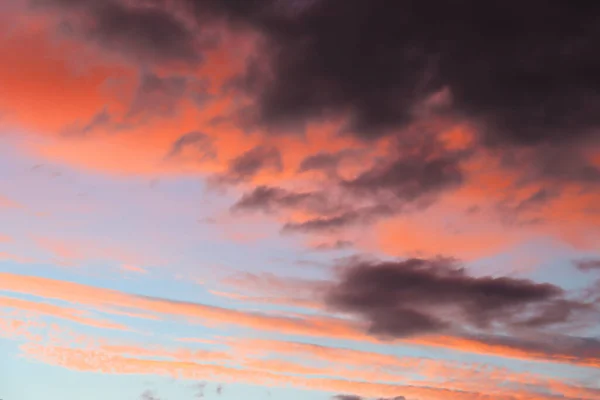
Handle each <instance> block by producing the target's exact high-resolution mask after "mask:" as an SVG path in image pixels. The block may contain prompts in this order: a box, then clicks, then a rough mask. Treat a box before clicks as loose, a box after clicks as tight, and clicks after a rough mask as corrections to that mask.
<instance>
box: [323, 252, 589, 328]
mask: <svg viewBox="0 0 600 400" xmlns="http://www.w3.org/2000/svg"><path fill="white" fill-rule="evenodd" d="M327 303H328V304H329V305H330V306H331V307H332V308H334V309H336V310H340V311H345V312H350V313H354V314H358V315H360V316H361V317H362V318H364V319H365V320H366V321H367V322H368V324H369V332H370V333H372V334H375V335H380V336H383V337H405V336H411V335H419V334H428V333H438V332H451V331H453V330H457V329H461V328H464V327H465V326H468V327H470V328H471V329H477V330H480V331H490V330H496V331H500V332H501V331H503V330H511V329H515V328H518V327H536V328H549V327H551V326H552V325H555V324H563V323H569V322H573V319H574V318H575V317H577V316H580V313H581V312H583V311H586V310H588V309H589V307H591V306H590V305H589V304H584V303H579V302H576V301H573V300H569V299H568V298H567V295H566V293H565V292H564V291H563V289H561V288H560V287H558V286H555V285H551V284H547V283H536V282H533V281H530V280H525V279H516V278H509V277H490V276H483V277H475V276H471V275H469V274H468V273H467V271H466V270H465V269H464V268H460V267H458V266H457V265H456V263H455V262H454V261H452V260H448V259H432V260H424V259H408V260H405V261H397V262H379V263H372V262H365V261H353V262H352V263H351V264H350V265H349V266H346V267H345V268H343V269H342V272H341V278H340V281H339V282H338V283H336V284H334V285H333V286H332V288H331V289H330V290H329V292H328V293H327Z"/></svg>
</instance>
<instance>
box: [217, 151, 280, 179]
mask: <svg viewBox="0 0 600 400" xmlns="http://www.w3.org/2000/svg"><path fill="white" fill-rule="evenodd" d="M282 168H283V165H282V160H281V154H280V152H279V150H278V149H277V148H274V147H265V146H256V147H254V148H252V149H250V150H248V151H246V152H245V153H243V154H241V155H240V156H238V157H236V158H234V159H233V160H231V161H230V163H229V166H228V168H227V171H226V172H224V173H223V174H221V175H219V176H217V177H216V182H218V183H227V184H237V183H241V182H244V181H248V180H251V179H252V178H254V177H255V176H256V175H258V174H259V173H260V172H263V171H264V170H272V171H275V172H280V171H281V170H282Z"/></svg>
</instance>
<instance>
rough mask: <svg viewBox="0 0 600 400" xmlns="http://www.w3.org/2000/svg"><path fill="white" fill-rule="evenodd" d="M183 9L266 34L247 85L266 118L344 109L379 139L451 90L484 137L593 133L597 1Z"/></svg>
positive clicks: (599, 63)
mask: <svg viewBox="0 0 600 400" xmlns="http://www.w3.org/2000/svg"><path fill="white" fill-rule="evenodd" d="M191 3H192V4H193V6H194V8H195V10H196V12H197V14H198V15H209V14H211V13H212V14H215V15H222V16H225V17H226V18H228V19H229V20H230V21H232V22H234V23H237V24H241V25H246V26H248V27H250V28H252V29H255V30H258V31H259V32H261V33H262V34H263V35H264V37H265V38H266V40H265V46H266V47H265V49H264V54H267V55H268V56H269V57H270V60H269V61H270V63H269V68H267V71H268V75H269V76H264V77H259V78H257V77H256V76H253V77H252V81H256V80H257V79H258V80H259V81H261V82H262V85H250V86H249V87H251V88H252V90H257V91H258V92H257V93H256V95H257V96H258V98H259V103H258V104H259V109H258V110H257V112H258V118H259V121H261V122H262V123H266V124H279V123H281V124H286V123H288V122H290V121H305V120H307V119H311V118H321V117H325V116H327V115H336V114H345V113H349V114H350V115H351V122H352V124H351V126H350V127H349V129H350V130H351V131H353V132H354V133H356V134H358V135H360V136H362V137H377V136H380V135H383V134H386V133H388V132H390V131H393V130H396V129H399V128H403V127H405V126H407V125H408V124H410V123H411V122H412V121H413V120H414V112H413V111H414V109H415V107H416V106H417V105H418V104H419V103H420V102H423V101H425V100H426V99H428V98H429V97H431V96H432V95H434V94H436V93H439V92H440V91H442V90H443V89H447V90H448V91H449V93H450V95H451V98H452V107H453V111H454V113H455V114H456V115H458V116H462V117H467V118H469V119H471V120H472V121H474V122H475V123H477V124H480V125H481V127H482V128H483V130H484V131H485V132H486V134H487V137H488V139H489V140H490V141H496V142H509V143H516V144H537V143H543V142H548V141H550V142H562V141H566V140H574V139H578V138H579V139H582V138H584V137H586V136H589V135H592V134H593V133H594V132H595V131H597V129H598V127H599V126H600V112H599V107H600V94H599V93H600V79H599V77H598V72H597V71H598V68H599V67H600V57H599V56H598V53H597V51H596V47H597V46H596V45H597V43H598V42H599V40H600V28H599V26H600V24H599V23H598V22H599V18H600V5H599V4H597V3H595V2H590V3H589V4H586V5H583V6H579V5H574V4H573V3H572V2H568V1H561V0H556V1H542V0H533V1H528V2H518V1H514V0H511V1H505V2H496V3H494V4H487V3H486V2H480V1H476V0H461V1H455V2H439V1H433V0H429V1H422V0H419V1H417V0H414V1H401V2H398V1H394V0H376V1H362V0H321V1H318V2H314V3H313V4H312V5H311V6H310V7H307V8H306V9H304V10H303V12H301V13H297V14H294V16H293V17H292V18H290V16H289V14H286V13H281V12H278V11H277V7H273V6H272V5H273V4H275V2H270V1H266V0H265V1H233V2H216V1H191ZM277 3H279V2H277ZM252 72H253V74H254V75H256V74H257V69H256V67H254V68H252Z"/></svg>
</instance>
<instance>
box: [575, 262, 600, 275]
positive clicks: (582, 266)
mask: <svg viewBox="0 0 600 400" xmlns="http://www.w3.org/2000/svg"><path fill="white" fill-rule="evenodd" d="M575 266H576V267H577V269H578V270H580V271H583V272H591V271H596V270H598V271H600V260H595V259H589V260H577V261H575Z"/></svg>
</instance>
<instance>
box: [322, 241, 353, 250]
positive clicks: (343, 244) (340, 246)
mask: <svg viewBox="0 0 600 400" xmlns="http://www.w3.org/2000/svg"><path fill="white" fill-rule="evenodd" d="M352 246H354V243H353V242H351V241H349V240H336V241H334V242H331V243H319V244H317V245H315V246H314V247H313V248H314V249H315V250H320V251H330V250H344V249H349V248H352Z"/></svg>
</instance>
